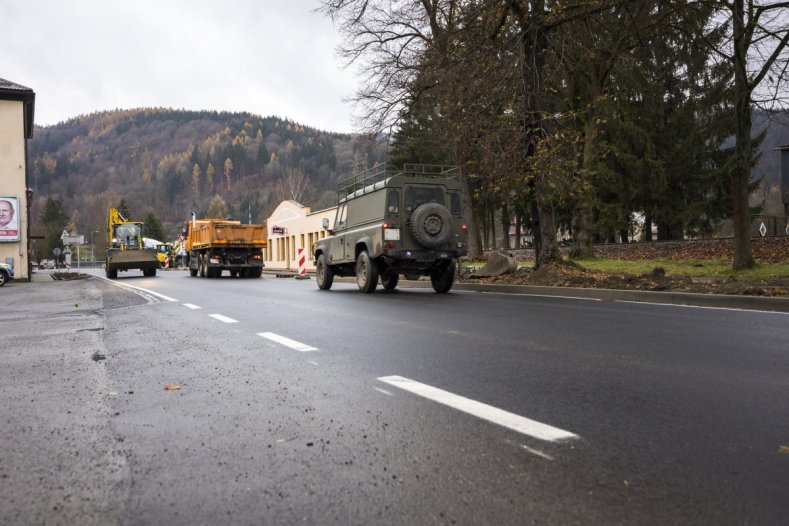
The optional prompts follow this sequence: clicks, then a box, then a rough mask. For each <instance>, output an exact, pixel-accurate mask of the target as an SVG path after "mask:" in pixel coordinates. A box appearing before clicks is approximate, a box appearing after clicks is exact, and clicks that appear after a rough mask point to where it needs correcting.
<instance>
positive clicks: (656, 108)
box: [29, 0, 789, 268]
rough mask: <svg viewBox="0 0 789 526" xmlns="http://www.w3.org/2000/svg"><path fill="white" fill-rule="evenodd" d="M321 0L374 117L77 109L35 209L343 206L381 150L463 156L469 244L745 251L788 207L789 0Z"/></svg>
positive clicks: (36, 212) (165, 215)
mask: <svg viewBox="0 0 789 526" xmlns="http://www.w3.org/2000/svg"><path fill="white" fill-rule="evenodd" d="M322 6H323V7H322V11H323V12H324V14H326V15H327V16H330V17H332V19H333V20H334V21H335V24H336V26H337V27H338V29H339V31H340V32H341V33H342V36H343V39H344V40H343V42H344V43H343V45H342V49H341V50H340V53H341V56H342V57H343V59H344V60H345V61H347V63H349V64H355V65H356V66H357V67H359V69H360V70H362V71H363V72H364V74H363V77H362V83H361V87H360V89H359V91H358V92H357V93H355V94H354V95H353V97H352V98H353V101H354V102H356V103H357V112H358V117H359V120H360V128H359V134H358V135H341V134H335V133H331V132H324V131H320V130H315V129H312V128H309V126H308V125H304V124H298V123H295V122H291V121H289V120H287V118H284V117H283V118H279V117H259V116H255V115H251V114H245V113H221V112H209V111H205V112H187V111H177V110H170V109H150V108H149V109H136V110H114V111H106V112H98V113H95V114H92V115H86V116H79V117H75V118H74V119H71V120H69V121H67V122H65V123H61V124H58V125H56V126H50V127H46V128H37V129H36V132H35V136H34V139H33V140H32V141H31V144H30V150H29V151H30V159H31V163H32V164H31V167H30V180H31V186H32V188H33V190H34V191H35V194H34V195H35V198H34V206H33V217H34V219H38V220H39V221H40V222H41V223H42V224H43V225H47V224H50V225H56V224H59V223H62V222H63V221H64V218H67V223H68V224H69V225H72V226H73V227H74V228H76V229H78V230H79V231H81V232H89V231H96V230H102V231H103V230H104V221H105V219H104V217H105V214H106V210H107V208H108V207H109V206H111V205H114V206H118V204H119V203H120V202H121V200H122V201H123V204H124V206H127V207H128V209H129V210H130V213H131V214H132V216H133V218H134V219H137V218H141V219H144V218H146V217H149V218H151V220H153V219H158V218H161V223H162V225H163V227H162V229H163V230H166V231H167V233H168V235H169V236H170V237H171V236H172V235H174V232H175V229H176V228H177V226H178V224H179V223H180V222H182V221H183V220H185V219H186V218H187V217H188V216H189V214H190V213H191V212H192V211H194V212H196V213H197V214H198V215H203V213H207V212H208V211H209V207H211V206H212V203H213V205H215V208H213V210H216V209H217V208H216V207H217V206H218V207H219V210H222V211H224V210H225V209H226V210H227V213H228V215H231V216H233V217H238V218H240V219H248V218H251V220H252V221H254V222H259V221H262V220H263V219H265V217H266V216H267V215H268V214H269V213H270V212H271V211H272V210H273V208H274V207H275V206H276V205H277V204H278V203H279V202H280V201H281V200H282V199H294V200H296V201H299V202H301V203H303V204H305V205H308V206H311V207H312V209H313V210H318V209H320V208H324V207H327V206H330V205H332V204H333V202H334V199H335V197H336V194H335V193H334V185H335V183H336V181H337V180H338V178H339V177H341V176H342V175H347V174H349V173H352V172H354V171H358V170H361V169H364V168H366V167H368V166H370V165H372V164H373V163H375V162H384V161H385V162H387V163H389V164H390V165H393V166H397V165H400V164H402V163H404V162H417V163H440V164H453V165H459V166H460V167H461V174H462V178H463V182H464V184H465V185H466V188H467V192H466V193H467V203H466V204H467V206H466V211H467V222H468V224H469V232H470V244H471V252H472V254H479V253H480V252H481V251H482V250H483V249H490V248H494V246H495V245H496V244H497V241H496V240H497V239H498V240H499V241H498V244H499V245H500V246H499V247H498V248H505V249H506V248H510V247H509V246H508V244H509V237H508V236H507V235H504V232H503V230H505V229H507V230H508V229H509V227H510V225H515V229H516V232H520V231H521V227H522V228H523V230H524V231H525V232H528V235H529V238H530V241H531V242H532V243H533V244H534V246H535V248H536V253H537V261H536V265H537V266H539V265H541V264H544V263H550V262H552V261H555V260H557V259H559V255H558V254H559V251H558V248H557V243H558V240H559V239H562V238H564V239H570V240H571V241H572V243H573V254H574V255H577V256H584V255H589V254H590V253H591V246H592V243H597V242H629V241H633V240H645V241H650V240H654V239H655V238H656V239H657V240H677V239H686V238H694V237H708V236H713V235H721V232H722V231H721V225H727V228H728V234H724V235H730V236H732V239H733V244H734V246H735V251H734V253H735V256H734V262H733V264H734V267H735V268H746V267H748V266H751V265H752V264H753V258H752V254H751V247H750V236H751V231H752V230H751V227H752V225H751V220H752V218H753V217H754V215H756V214H775V215H783V213H784V210H783V203H782V199H781V188H780V170H779V163H780V160H779V156H778V154H777V153H776V152H775V151H774V149H775V148H776V147H777V146H780V145H786V144H789V131H788V130H789V114H788V113H787V106H786V104H787V102H789V92H788V91H787V86H786V81H787V80H789V77H788V76H787V70H788V67H789V66H788V64H789V63H788V62H787V60H788V59H789V52H788V51H787V42H788V41H789V23H787V20H789V4H787V3H786V2H759V1H757V0H736V1H734V2H724V1H717V0H704V1H698V2H685V1H679V0H676V1H675V0H665V1H656V0H587V1H583V2H559V1H550V0H528V1H527V0H506V1H500V0H473V1H462V2H461V1H459V0H404V1H402V2H396V3H392V2H388V1H386V0H324V1H323V2H322ZM370 138H375V140H371V139H370ZM53 217H54V218H58V219H57V220H54V221H53V219H52V218H53ZM45 219H46V220H45ZM653 226H654V231H655V232H656V236H653V235H652V232H653V228H652V227H653ZM47 228H50V227H47ZM51 228H52V229H54V226H52V227H51ZM516 242H517V241H516Z"/></svg>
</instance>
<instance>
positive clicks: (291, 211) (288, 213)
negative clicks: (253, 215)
mask: <svg viewBox="0 0 789 526" xmlns="http://www.w3.org/2000/svg"><path fill="white" fill-rule="evenodd" d="M336 211H337V207H336V206H335V207H332V208H327V209H325V210H319V211H317V212H311V211H310V208H309V207H308V206H304V205H302V204H300V203H297V202H296V201H283V202H281V203H280V204H279V206H277V208H276V209H275V210H274V212H273V213H272V214H271V216H269V218H268V219H267V220H266V225H267V228H268V245H267V247H266V253H265V255H264V260H265V264H266V269H268V270H287V271H293V272H298V271H299V260H300V256H302V255H303V257H304V262H305V268H306V270H307V271H308V272H313V271H314V270H315V265H314V263H313V261H312V255H311V254H310V247H311V246H312V243H313V242H314V241H316V240H318V239H323V238H324V237H326V236H327V235H328V234H327V232H326V231H325V230H324V229H323V226H322V225H323V219H324V218H328V219H329V223H330V224H334V215H335V213H336Z"/></svg>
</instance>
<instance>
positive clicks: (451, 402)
mask: <svg viewBox="0 0 789 526" xmlns="http://www.w3.org/2000/svg"><path fill="white" fill-rule="evenodd" d="M378 380H380V381H382V382H384V383H387V384H389V385H392V386H394V387H398V388H400V389H403V390H404V391H408V392H410V393H414V394H416V395H419V396H422V397H424V398H427V399H428V400H433V401H434V402H438V403H440V404H444V405H447V406H449V407H452V408H453V409H457V410H458V411H463V412H464V413H468V414H470V415H473V416H476V417H478V418H481V419H483V420H487V421H488V422H493V423H494V424H498V425H500V426H504V427H506V428H508V429H512V430H513V431H517V432H518V433H523V434H524V435H529V436H531V437H534V438H537V439H539V440H545V441H547V442H559V441H563V440H571V439H576V438H579V437H578V435H576V434H575V433H571V432H569V431H565V430H564V429H559V428H558V427H553V426H549V425H548V424H543V423H542V422H537V421H536V420H531V419H529V418H526V417H523V416H520V415H516V414H515V413H510V412H509V411H504V410H503V409H498V408H496V407H493V406H490V405H487V404H483V403H482V402H477V401H476V400H471V399H470V398H464V397H462V396H459V395H456V394H453V393H450V392H449V391H444V390H443V389H438V388H437V387H432V386H430V385H427V384H423V383H419V382H416V381H414V380H409V379H408V378H403V377H402V376H382V377H380V378H378Z"/></svg>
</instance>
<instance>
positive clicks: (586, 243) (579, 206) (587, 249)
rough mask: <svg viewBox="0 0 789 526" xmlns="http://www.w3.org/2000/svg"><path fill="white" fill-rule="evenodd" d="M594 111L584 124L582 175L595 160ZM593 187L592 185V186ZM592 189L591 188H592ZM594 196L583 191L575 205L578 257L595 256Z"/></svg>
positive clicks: (576, 251) (573, 251) (575, 246)
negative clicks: (593, 244) (593, 245)
mask: <svg viewBox="0 0 789 526" xmlns="http://www.w3.org/2000/svg"><path fill="white" fill-rule="evenodd" d="M594 119H595V115H594V111H593V110H591V109H590V110H589V115H588V116H587V118H586V123H585V124H584V151H583V159H582V165H581V175H580V176H581V177H584V175H583V174H584V173H589V172H590V170H591V169H592V165H593V163H594V161H595V144H594V141H595V134H596V130H597V129H596V127H595V124H594ZM590 188H591V187H590ZM590 191H591V190H590ZM593 200H594V197H593V196H592V195H591V194H590V193H589V192H581V197H580V198H579V199H578V203H576V205H575V218H574V221H575V228H574V230H575V239H574V240H573V250H572V256H573V257H576V258H590V257H593V256H594V248H593V247H592V242H593V236H594V207H593Z"/></svg>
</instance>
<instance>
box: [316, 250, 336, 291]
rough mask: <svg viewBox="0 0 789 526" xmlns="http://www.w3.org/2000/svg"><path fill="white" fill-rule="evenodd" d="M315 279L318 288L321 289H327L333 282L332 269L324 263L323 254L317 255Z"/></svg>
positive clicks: (324, 257)
mask: <svg viewBox="0 0 789 526" xmlns="http://www.w3.org/2000/svg"><path fill="white" fill-rule="evenodd" d="M315 281H317V282H318V288H319V289H321V290H329V289H330V288H331V285H332V283H333V282H334V269H332V268H331V267H330V266H329V265H328V264H327V263H326V256H325V255H323V254H321V255H320V256H318V262H317V263H316V264H315Z"/></svg>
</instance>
